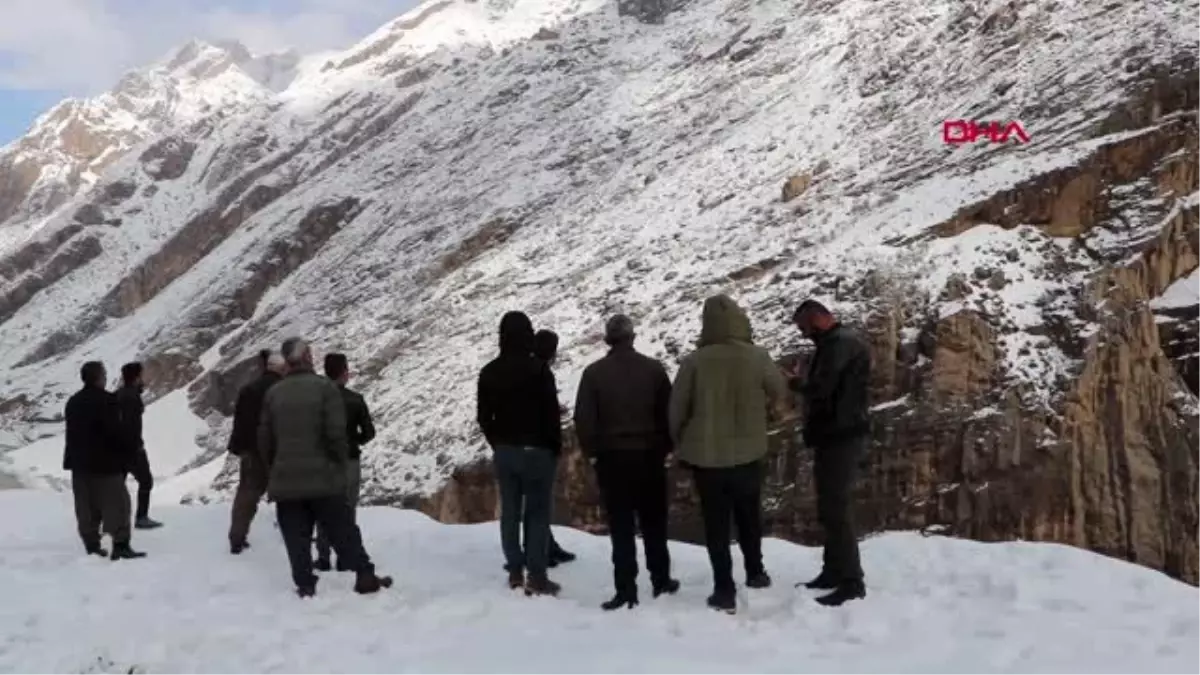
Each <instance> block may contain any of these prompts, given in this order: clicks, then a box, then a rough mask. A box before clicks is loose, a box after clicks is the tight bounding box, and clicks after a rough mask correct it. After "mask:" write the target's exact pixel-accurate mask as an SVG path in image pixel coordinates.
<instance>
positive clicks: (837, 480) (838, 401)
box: [788, 300, 871, 606]
mask: <svg viewBox="0 0 1200 675" xmlns="http://www.w3.org/2000/svg"><path fill="white" fill-rule="evenodd" d="M792 320H793V322H794V323H795V324H796V328H797V329H799V330H800V332H801V333H803V334H804V336H805V337H807V338H808V339H810V340H812V341H813V342H814V343H815V344H816V346H817V352H816V354H814V355H813V357H812V361H811V362H810V363H809V367H808V372H807V374H806V375H805V376H803V377H802V376H801V375H800V373H799V371H798V370H794V371H792V372H789V373H788V374H789V375H790V376H791V378H790V380H789V386H790V387H791V389H792V390H793V391H795V392H797V393H799V394H800V395H801V396H803V398H804V408H805V410H804V444H805V445H807V446H808V447H810V448H812V449H813V478H814V479H815V483H816V487H817V519H818V520H819V521H820V522H821V527H822V528H823V529H824V530H825V551H824V562H823V566H822V568H821V573H820V574H819V575H818V576H817V578H815V579H813V580H812V581H810V582H808V583H807V584H805V586H807V587H808V588H812V589H825V590H832V591H833V592H832V593H829V594H828V595H824V596H822V597H820V598H818V599H817V602H819V603H821V604H822V605H826V606H837V605H841V604H843V603H845V602H846V601H848V600H854V599H857V598H862V597H864V596H865V595H866V593H867V591H866V586H865V585H864V583H863V570H862V564H861V562H860V561H859V555H858V538H857V534H856V533H855V531H854V518H853V509H852V508H851V506H852V505H851V496H852V493H853V489H854V481H855V479H856V478H857V473H858V463H859V462H860V461H861V460H862V458H863V457H864V455H865V454H866V450H867V440H868V434H869V432H870V430H871V425H870V418H869V411H870V407H869V401H868V394H869V385H870V379H871V349H870V347H869V346H868V345H867V343H866V342H865V341H864V340H863V339H862V338H861V337H860V336H859V335H858V334H857V333H855V332H854V331H852V330H850V329H849V328H847V327H845V326H843V325H842V324H840V323H838V321H837V319H836V318H834V316H833V314H832V313H831V312H830V311H829V310H828V309H827V308H826V307H825V306H824V305H822V304H821V303H819V302H817V301H815V300H806V301H805V302H804V303H802V304H801V305H800V307H799V308H797V309H796V312H795V314H794V315H793V316H792Z"/></svg>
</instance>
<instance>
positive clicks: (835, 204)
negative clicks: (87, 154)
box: [0, 0, 1200, 583]
mask: <svg viewBox="0 0 1200 675" xmlns="http://www.w3.org/2000/svg"><path fill="white" fill-rule="evenodd" d="M1196 12H1197V3H1196V2H1195V1H1194V0H1172V1H1170V2H1160V3H1142V2H1131V1H1129V2H1126V1H1121V2H1110V3H1105V4H1097V3H1089V2H1063V1H1061V0H1011V1H1008V0H1006V1H997V0H971V1H967V2H959V1H954V2H951V1H946V2H932V3H931V2H917V1H916V0H912V1H905V2H895V3H874V2H867V1H866V0H842V1H836V2H835V1H833V0H794V1H789V2H752V1H751V0H691V1H690V2H686V3H674V2H663V1H659V0H623V1H622V2H620V3H614V2H611V1H610V0H489V1H486V2H485V1H482V0H480V1H475V2H472V1H469V0H437V1H433V2H427V3H425V4H424V5H422V6H420V7H419V8H417V9H415V10H413V11H412V12H410V13H408V14H406V15H404V16H402V17H400V18H398V19H397V20H395V21H393V22H391V23H389V24H387V25H385V26H384V27H382V28H380V29H379V30H378V31H376V32H375V33H373V34H372V35H370V36H368V37H367V38H365V39H364V40H363V41H362V42H360V43H359V44H358V45H355V46H353V47H351V48H350V49H347V50H346V51H345V52H342V53H339V54H334V55H331V56H328V57H323V58H322V59H320V60H319V61H316V60H308V61H305V62H304V63H303V64H302V67H300V68H299V71H300V72H299V73H298V74H297V75H296V76H295V77H294V78H293V79H292V80H291V82H290V83H289V84H288V86H286V87H285V88H283V89H282V90H280V91H270V90H268V89H267V88H266V87H259V88H258V89H254V91H257V92H260V94H261V97H260V98H253V97H248V98H247V100H245V101H244V102H242V103H241V104H239V105H238V106H229V107H222V108H221V109H220V110H217V111H214V112H213V114H211V115H208V116H203V115H199V116H197V117H196V118H195V119H194V120H191V121H190V123H188V124H182V123H181V124H177V125H175V126H173V127H171V128H169V129H167V128H164V129H163V131H162V132H161V133H159V134H157V135H154V136H153V137H150V138H147V140H146V141H144V142H142V143H141V144H139V145H137V146H136V147H134V148H132V149H131V150H130V151H129V152H127V153H125V154H124V155H123V156H122V157H121V158H120V159H116V160H115V161H113V162H112V163H111V164H110V165H109V166H108V167H107V168H106V169H105V170H104V171H103V174H102V176H101V178H100V179H99V180H98V181H97V183H96V186H95V187H94V188H93V189H91V190H90V191H87V192H86V193H85V194H81V195H80V196H78V197H76V198H74V199H73V200H71V201H70V202H68V203H66V204H65V205H64V206H63V207H62V208H61V209H58V210H56V211H54V212H53V215H51V216H50V217H48V218H45V219H44V220H43V221H41V222H40V227H39V229H38V234H37V236H36V237H35V238H34V239H33V240H31V241H29V242H27V243H24V244H22V245H20V246H15V247H10V249H9V253H8V257H6V258H4V259H3V260H0V280H2V281H0V283H2V284H3V286H0V325H2V328H0V368H3V369H4V370H5V371H6V372H7V375H6V377H5V379H4V381H3V395H0V415H4V416H5V417H4V419H5V420H6V423H7V424H8V425H9V427H10V429H12V431H10V432H9V433H10V435H11V438H10V440H9V441H8V443H9V445H10V446H14V447H16V446H21V445H25V444H26V443H28V442H30V441H33V440H35V439H36V438H38V437H41V436H45V435H47V434H55V433H58V432H59V427H58V426H57V424H56V423H55V422H54V420H55V419H57V416H58V415H59V414H60V411H61V407H62V402H63V400H64V398H65V396H66V395H67V394H68V393H69V392H70V391H71V390H72V389H73V388H74V387H75V381H76V373H77V369H78V365H79V363H80V362H81V361H84V360H86V359H89V358H102V359H104V360H106V361H108V362H110V363H111V364H113V365H116V364H117V363H118V362H121V361H125V360H128V359H132V358H142V359H144V360H145V361H146V362H147V364H148V374H149V375H150V378H151V381H152V387H153V388H154V391H155V393H156V394H159V395H162V394H166V393H168V392H178V391H180V390H181V389H183V388H186V391H187V392H188V393H189V395H190V409H191V411H192V413H193V414H195V415H198V416H200V417H201V418H203V419H204V421H205V424H206V428H207V429H208V433H202V434H200V438H199V441H198V442H199V443H200V445H201V446H202V447H203V448H205V449H204V450H203V451H202V452H200V453H198V455H199V456H197V457H195V458H193V460H192V461H190V462H186V463H184V464H183V465H182V466H180V470H187V469H191V468H196V467H200V468H199V469H198V471H199V472H200V473H191V474H188V476H187V480H188V481H190V480H193V479H194V478H195V477H196V476H202V477H203V478H204V483H205V487H204V488H203V489H201V490H199V491H198V492H197V495H198V496H200V497H202V498H207V496H209V495H211V494H212V491H213V489H216V490H217V491H220V490H222V489H224V488H225V487H226V485H227V479H228V476H229V469H230V467H226V466H225V460H224V458H223V456H222V453H221V447H222V445H223V441H224V434H225V433H226V430H227V424H228V420H227V418H225V417H224V416H225V415H227V414H228V413H229V412H230V408H231V401H232V398H233V396H234V393H235V392H236V388H237V386H238V385H240V384H241V383H242V382H244V381H245V378H246V376H247V374H248V373H249V371H250V366H251V359H252V355H253V354H254V352H255V351H256V350H257V349H258V348H260V347H262V346H264V345H275V344H277V343H278V342H279V341H280V340H282V339H283V338H284V337H287V336H288V335H292V334H303V335H306V336H308V337H310V338H311V339H313V340H314V341H315V342H316V344H318V345H319V346H320V348H321V349H323V350H335V349H336V350H341V351H345V352H346V353H348V354H349V355H350V358H351V359H352V361H353V362H354V363H355V364H357V369H356V371H357V373H358V381H357V384H356V386H357V387H358V388H359V389H361V390H362V391H363V393H364V394H365V395H366V396H367V399H368V400H369V401H370V402H371V404H372V406H373V409H374V412H375V414H376V416H377V418H378V420H379V424H378V426H379V429H380V436H379V439H378V440H377V441H376V442H375V444H374V445H373V447H372V448H371V452H370V453H368V455H367V457H366V458H365V459H364V461H365V464H366V466H365V472H364V475H365V477H366V481H367V485H366V489H365V494H366V495H367V497H368V498H369V499H371V500H373V501H375V502H388V503H397V502H399V503H405V504H414V505H418V506H420V507H422V508H424V509H426V510H427V511H429V512H430V513H434V514H436V515H438V516H439V517H442V518H445V519H458V520H475V519H479V518H483V517H488V516H489V515H490V514H491V513H492V509H493V508H494V500H493V499H492V496H491V492H490V487H489V483H490V481H489V480H488V478H487V473H486V468H485V467H484V466H483V465H480V464H478V463H477V460H478V459H479V458H480V457H483V456H485V453H484V446H483V442H482V439H481V438H480V436H479V434H478V432H477V430H476V429H475V427H474V424H473V412H474V410H473V381H474V376H475V373H476V371H477V369H478V368H479V366H480V365H482V364H483V363H484V362H485V361H486V360H487V359H488V358H490V356H491V354H492V353H493V351H494V343H495V329H496V324H497V322H498V320H499V317H500V315H501V314H502V313H503V312H504V311H505V310H508V309H511V308H522V309H525V310H527V311H529V312H530V313H531V315H532V316H533V318H534V320H535V323H537V324H538V325H539V326H548V327H552V328H554V329H555V330H557V331H558V332H559V333H560V335H562V336H563V344H562V350H563V354H562V363H561V365H560V366H559V380H560V386H561V389H562V392H563V398H564V402H565V403H567V404H569V403H570V401H571V398H572V396H573V394H574V387H575V383H576V378H577V377H578V374H579V373H580V371H581V370H582V366H583V365H584V364H585V363H586V362H587V361H589V360H590V359H592V358H595V357H596V356H598V355H599V354H600V353H601V352H602V348H603V347H602V345H601V343H600V340H599V329H600V326H601V325H602V321H603V319H604V317H605V316H606V315H607V314H609V313H610V312H613V311H616V310H618V309H619V310H623V311H626V312H628V313H630V314H631V315H632V316H633V317H634V318H635V319H636V320H637V321H638V322H639V324H640V335H641V336H642V337H641V346H642V348H643V349H644V350H645V351H647V352H649V353H651V354H654V355H656V356H659V357H661V358H663V359H664V360H666V362H667V363H668V364H669V365H670V367H672V368H673V367H674V364H675V363H676V359H677V357H678V356H680V355H681V354H682V353H684V352H686V351H687V350H688V349H689V345H690V344H691V343H692V340H693V338H694V337H695V335H696V334H697V333H698V328H699V317H698V314H699V306H700V301H701V300H702V299H703V298H704V297H705V296H706V295H708V294H711V293H715V292H719V291H724V292H729V293H732V294H733V295H734V296H735V297H736V298H737V299H738V300H739V301H740V302H741V303H743V304H744V305H745V306H746V307H748V308H749V310H750V313H751V316H752V319H753V321H754V324H755V329H756V335H757V338H756V339H757V340H758V341H760V342H761V343H762V344H764V345H765V346H767V347H768V348H770V349H771V350H772V351H773V352H774V353H777V354H780V355H789V356H790V355H794V354H796V353H797V352H798V351H801V349H800V345H799V343H798V337H797V336H796V335H794V331H793V330H792V329H791V328H790V326H788V324H787V317H788V316H789V314H790V310H791V308H792V307H793V306H794V305H795V304H796V303H798V302H799V301H800V300H801V299H802V298H804V297H806V296H810V295H815V296H817V297H820V298H822V299H824V300H826V301H827V302H829V303H830V304H831V305H832V306H833V307H834V308H835V309H836V310H837V311H838V312H840V313H841V314H842V315H843V316H844V317H845V318H846V319H847V320H849V321H851V322H852V323H855V324H859V325H860V326H862V327H863V328H864V329H865V330H866V331H867V332H868V333H869V334H870V336H871V340H872V343H873V346H874V349H875V360H876V373H875V381H874V385H873V395H874V396H875V397H876V399H877V403H878V406H877V408H878V409H877V413H876V432H875V438H874V440H875V452H874V453H873V456H872V460H871V465H870V466H869V467H868V470H867V471H866V474H865V477H864V480H863V484H862V487H861V491H862V494H861V495H860V497H861V498H860V500H859V503H860V508H861V513H860V517H861V519H862V521H863V522H864V524H865V525H866V526H867V527H869V528H870V529H887V528H916V527H922V528H930V529H933V528H940V529H942V530H945V531H948V532H952V533H957V534H961V535H965V536H971V537H976V538H982V539H1008V538H1032V539H1048V540H1053V541H1061V542H1066V543H1072V544H1076V545H1080V546H1086V547H1089V548H1092V549H1093V550H1098V551H1102V552H1105V553H1108V554H1111V555H1116V556H1120V557H1124V558H1127V559H1131V560H1136V561H1138V562H1141V563H1143V564H1147V565H1150V566H1153V567H1156V568H1159V569H1163V570H1166V571H1167V572H1169V573H1171V574H1173V575H1175V576H1178V577H1181V578H1185V579H1187V580H1189V581H1192V582H1193V583H1194V582H1195V580H1196V574H1197V547H1196V530H1197V501H1198V500H1197V466H1196V465H1197V458H1196V456H1195V452H1194V450H1195V447H1196V444H1197V441H1198V439H1200V434H1198V430H1197V413H1196V410H1197V406H1196V383H1195V380H1194V376H1192V379H1191V381H1189V380H1188V379H1186V377H1185V376H1186V373H1187V372H1189V371H1188V368H1192V370H1191V371H1190V372H1192V373H1194V372H1195V370H1194V368H1195V354H1194V344H1195V342H1194V336H1195V327H1196V321H1195V312H1194V311H1193V310H1194V308H1193V309H1189V308H1188V307H1189V306H1187V305H1186V304H1185V306H1184V307H1183V308H1182V309H1180V308H1178V307H1176V308H1173V309H1172V310H1171V312H1166V311H1165V310H1161V309H1157V307H1156V306H1152V304H1154V303H1152V301H1153V300H1154V299H1155V298H1159V297H1160V296H1163V295H1164V294H1165V293H1166V292H1167V291H1168V289H1170V288H1173V287H1174V286H1173V284H1175V283H1176V282H1179V281H1180V280H1182V279H1186V278H1188V275H1189V274H1191V273H1192V272H1193V271H1194V270H1195V269H1196V266H1197V261H1198V260H1200V256H1198V251H1200V245H1198V243H1197V222H1198V218H1197V214H1198V212H1200V210H1198V209H1200V193H1198V186H1197V166H1196V152H1195V150H1196V145H1197V142H1196V138H1197V134H1196V108H1197V101H1198V98H1200V96H1198V93H1197V88H1196V80H1197V58H1196V51H1197V38H1196V35H1195V32H1194V30H1193V28H1194V18H1195V15H1196ZM948 119H950V120H953V119H967V120H981V121H982V120H1002V121H1005V122H1008V121H1018V122H1019V123H1020V124H1021V126H1022V128H1023V129H1024V130H1025V131H1026V132H1027V133H1028V134H1029V136H1030V140H1029V142H1028V143H1023V144H1022V143H1017V142H1015V141H1014V142H1009V143H986V142H983V141H980V142H977V143H974V144H966V145H947V144H946V143H945V142H944V140H943V135H942V131H943V126H942V125H943V122H944V121H945V120H948ZM1183 283H1185V284H1186V283H1187V282H1186V281H1185V282H1183ZM1171 297H1176V295H1175V294H1174V292H1173V294H1172V296H1171ZM1162 304H1163V303H1162V302H1159V303H1158V305H1162ZM1189 311H1190V312H1191V314H1188V312H1189ZM1168 314H1169V316H1168ZM1168 327H1169V328H1170V331H1175V333H1172V335H1173V337H1168V332H1170V331H1168ZM1188 345H1192V347H1189V346H1188ZM1189 350H1191V351H1189ZM179 400H180V398H179V397H178V396H176V397H174V398H169V399H167V398H164V399H162V400H161V401H160V402H159V403H156V404H155V406H152V407H151V408H150V414H152V415H153V414H163V415H170V416H171V417H169V419H175V417H173V416H174V415H177V414H179V412H180V411H179V410H178V409H177V408H178V407H179V406H178V405H177V404H178V401H179ZM156 406H157V407H156ZM156 411H157V412H156ZM777 438H778V439H780V442H781V446H780V447H779V448H778V449H777V450H776V451H775V454H773V455H772V457H773V459H772V462H771V474H770V476H769V477H768V493H769V498H768V500H767V509H768V520H769V525H770V527H771V528H772V531H773V532H775V533H776V534H779V535H781V536H788V537H793V538H798V539H801V540H807V539H808V538H809V537H810V536H812V535H813V533H814V531H815V519H814V518H812V510H811V491H810V488H811V486H810V484H809V482H808V478H807V468H806V467H807V462H808V461H809V459H810V457H809V456H808V455H807V454H806V453H807V450H805V449H804V448H801V447H797V446H796V445H795V444H794V443H793V442H792V441H791V440H790V434H780V435H779V436H778V437H777ZM56 443H57V442H56V441H51V440H44V441H42V442H41V443H38V444H35V445H34V446H30V447H28V448H25V449H24V450H21V451H20V452H18V453H16V454H14V455H12V456H11V457H10V461H11V463H12V464H13V467H12V469H13V470H14V471H19V472H26V473H28V472H30V471H31V469H32V468H33V467H45V468H46V470H45V471H38V472H37V473H52V472H53V467H55V466H56V462H57V459H58V458H57V457H56V456H54V453H55V452H57V451H56V450H53V447H54V446H55V444H56ZM191 443H192V439H191V438H188V439H181V441H180V446H185V447H190V446H191ZM151 452H152V453H153V452H156V451H155V450H154V449H152V450H151ZM159 452H171V453H174V452H175V450H171V451H167V450H166V449H163V450H161V451H159ZM34 455H38V456H37V457H34ZM172 464H173V465H177V464H176V463H174V462H172ZM214 478H215V481H214V480H213V479H214ZM562 485H563V490H564V492H563V497H564V499H563V501H562V502H561V503H560V508H558V510H557V513H558V514H559V516H560V517H562V518H564V519H565V520H566V521H567V522H571V523H573V524H576V525H580V526H590V525H593V524H595V522H596V521H597V513H598V511H597V508H598V507H597V506H596V502H595V499H594V490H593V489H592V487H591V483H590V475H589V474H588V472H587V471H586V470H585V468H584V467H583V466H582V465H581V463H580V462H578V461H577V460H575V459H569V460H568V461H567V462H565V463H564V467H563V480H562ZM678 487H679V497H678V499H677V500H676V501H675V509H676V510H675V513H674V515H675V523H676V526H677V528H676V529H677V530H678V531H679V532H680V533H685V532H687V531H689V528H691V526H690V525H689V524H688V523H690V522H692V521H694V516H695V514H694V508H693V507H692V502H691V501H690V499H691V498H690V491H689V490H688V489H687V487H686V477H685V476H680V477H679V485H678ZM691 529H694V528H691ZM680 536H686V535H685V534H681V535H680Z"/></svg>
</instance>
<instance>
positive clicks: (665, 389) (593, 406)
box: [575, 314, 679, 610]
mask: <svg viewBox="0 0 1200 675" xmlns="http://www.w3.org/2000/svg"><path fill="white" fill-rule="evenodd" d="M633 339H634V331H633V321H632V320H631V319H630V318H629V317H627V316H625V315H623V314H618V315H617V316H614V317H612V318H611V319H609V320H608V323H607V324H606V326H605V329H604V341H605V342H607V343H608V345H609V347H611V349H610V350H609V352H608V355H607V356H605V357H604V358H602V359H600V360H599V361H597V362H595V363H593V364H591V365H590V366H588V367H587V368H586V369H585V370H584V371H583V376H582V378H581V379H580V380H579V393H578V395H577V396H576V397H575V430H576V432H577V433H578V434H579V443H580V445H581V446H582V448H583V453H584V455H586V456H587V457H588V460H589V461H591V463H592V465H593V466H595V468H596V479H597V482H598V483H599V485H600V492H601V494H602V495H603V498H604V509H605V512H606V514H607V516H608V531H609V536H610V537H611V538H612V561H613V582H614V584H615V586H616V590H617V593H616V595H615V596H613V598H612V599H611V600H609V601H608V602H605V603H604V604H603V605H601V607H602V608H604V609H605V610H614V609H618V608H620V607H630V608H632V607H634V606H636V605H637V604H638V592H637V572H638V567H637V552H636V549H635V547H634V534H635V532H636V531H637V527H636V526H635V524H634V519H635V516H636V520H637V525H640V526H641V530H642V544H643V546H644V547H645V550H646V568H647V569H648V570H649V572H650V583H651V584H652V585H653V589H654V597H656V598H657V597H658V596H660V595H662V594H663V593H674V592H676V591H678V590H679V582H678V581H676V580H675V579H672V578H671V555H670V553H669V552H668V550H667V469H666V463H667V456H668V455H669V454H670V453H671V436H670V432H669V431H668V429H667V406H668V404H669V402H670V400H671V379H670V378H669V377H668V376H667V371H666V369H664V368H663V365H662V363H659V362H658V361H657V360H655V359H652V358H650V357H648V356H643V355H642V354H639V353H638V352H637V350H636V349H634V348H633Z"/></svg>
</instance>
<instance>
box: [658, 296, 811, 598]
mask: <svg viewBox="0 0 1200 675" xmlns="http://www.w3.org/2000/svg"><path fill="white" fill-rule="evenodd" d="M787 391H788V390H787V383H786V382H785V380H784V378H783V374H782V373H781V372H780V370H779V368H778V367H777V366H776V365H775V363H774V361H773V360H772V359H771V356H770V355H769V354H768V353H767V351H766V350H765V349H762V348H761V347H758V346H755V345H754V343H753V337H752V332H751V329H750V320H749V319H748V318H747V316H746V313H745V312H743V311H742V309H741V308H740V307H738V305H737V303H735V302H734V301H733V300H732V299H730V298H729V297H727V296H724V295H717V296H714V297H711V298H709V299H708V300H706V301H705V302H704V310H703V315H702V326H701V332H700V342H699V345H698V348H697V349H696V351H694V352H692V353H691V354H689V355H688V356H687V357H686V358H685V359H684V360H683V362H682V363H681V364H680V367H679V372H678V373H677V374H676V377H675V383H674V385H673V386H672V389H671V402H670V431H671V438H672V441H673V442H674V445H675V448H676V456H677V457H678V459H679V461H680V462H681V463H682V464H684V465H685V466H687V467H689V468H691V469H692V472H693V476H694V479H695V483H696V490H697V491H698V492H699V494H700V509H701V514H702V516H703V519H704V537H705V544H706V546H707V548H708V557H709V561H710V563H711V564H712V569H713V594H712V595H711V596H709V598H708V605H709V606H710V607H712V608H713V609H717V610H721V611H726V612H730V613H732V612H734V611H736V609H737V601H736V598H737V587H736V585H735V584H734V581H733V562H732V558H731V556H730V553H729V540H730V521H731V519H732V521H733V522H734V523H736V524H737V532H738V537H737V538H738V544H739V546H740V547H741V549H742V557H743V559H744V562H745V572H746V585H747V586H748V587H750V588H767V587H768V586H770V585H771V577H770V576H768V575H767V571H766V568H765V567H764V566H763V560H762V480H763V474H764V467H763V457H764V456H765V455H766V454H767V419H768V417H769V416H770V414H771V413H772V412H775V413H776V414H777V416H779V417H782V406H783V405H785V402H786V399H787Z"/></svg>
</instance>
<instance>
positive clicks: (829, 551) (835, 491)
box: [813, 437, 867, 581]
mask: <svg viewBox="0 0 1200 675" xmlns="http://www.w3.org/2000/svg"><path fill="white" fill-rule="evenodd" d="M866 443H867V439H866V438H865V437H861V438H856V439H851V440H848V441H844V442H841V443H837V444H833V445H828V446H824V447H818V448H816V449H815V451H814V458H815V459H814V462H813V478H814V479H815V482H816V486H817V520H818V521H819V522H820V523H821V527H822V528H823V529H824V530H825V550H824V556H823V566H824V567H823V572H824V574H825V575H826V576H829V577H832V578H834V579H838V580H841V581H861V580H862V578H863V571H862V563H861V562H860V560H859V556H858V536H857V535H856V533H855V531H854V512H853V509H852V508H851V497H852V494H853V491H854V481H855V479H856V478H857V477H858V463H859V461H860V460H861V459H862V457H863V455H864V454H865V451H866Z"/></svg>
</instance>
